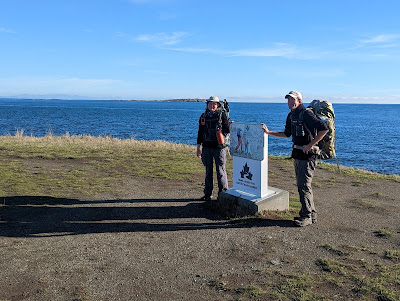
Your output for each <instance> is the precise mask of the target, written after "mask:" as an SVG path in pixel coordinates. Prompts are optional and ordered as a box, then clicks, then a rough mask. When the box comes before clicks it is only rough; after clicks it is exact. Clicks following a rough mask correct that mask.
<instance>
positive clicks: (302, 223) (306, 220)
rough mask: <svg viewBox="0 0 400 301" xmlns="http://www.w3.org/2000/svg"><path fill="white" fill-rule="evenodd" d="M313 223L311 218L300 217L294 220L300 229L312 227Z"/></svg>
mask: <svg viewBox="0 0 400 301" xmlns="http://www.w3.org/2000/svg"><path fill="white" fill-rule="evenodd" d="M312 223H313V221H312V219H311V217H300V218H298V219H295V220H294V224H295V225H296V226H298V227H305V226H308V225H312Z"/></svg>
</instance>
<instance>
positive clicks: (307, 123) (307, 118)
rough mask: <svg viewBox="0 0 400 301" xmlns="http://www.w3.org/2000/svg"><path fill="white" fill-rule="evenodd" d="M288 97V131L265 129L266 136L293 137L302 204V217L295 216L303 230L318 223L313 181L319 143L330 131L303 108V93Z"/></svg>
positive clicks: (287, 95) (293, 93) (298, 187)
mask: <svg viewBox="0 0 400 301" xmlns="http://www.w3.org/2000/svg"><path fill="white" fill-rule="evenodd" d="M285 98H286V99H287V101H288V107H289V109H290V113H289V114H288V116H287V118H286V125H285V131H283V132H275V131H270V130H269V129H268V128H267V127H266V126H265V124H263V130H264V132H265V133H266V134H268V135H271V136H275V137H280V138H289V137H290V136H292V141H293V150H292V158H293V159H294V170H295V173H296V180H297V189H298V191H299V196H300V202H301V210H300V213H299V215H300V216H299V217H295V220H294V222H295V224H296V225H297V226H300V227H303V226H307V225H311V224H312V223H315V222H316V221H317V213H316V210H315V206H314V200H313V192H312V187H311V182H312V178H313V176H314V171H315V166H316V159H317V154H318V146H317V144H318V142H319V141H321V139H322V138H323V137H324V136H325V135H326V134H327V133H328V128H327V126H326V125H325V123H323V122H322V121H321V120H319V119H318V118H317V117H316V116H315V115H314V113H313V112H312V111H310V110H307V109H306V108H305V107H304V105H303V100H302V95H301V93H300V92H298V91H290V92H289V93H288V94H286V96H285Z"/></svg>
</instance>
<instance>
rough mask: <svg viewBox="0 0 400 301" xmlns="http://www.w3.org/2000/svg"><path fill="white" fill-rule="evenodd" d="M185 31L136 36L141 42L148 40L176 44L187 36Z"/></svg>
mask: <svg viewBox="0 0 400 301" xmlns="http://www.w3.org/2000/svg"><path fill="white" fill-rule="evenodd" d="M186 35H187V33H185V32H180V31H177V32H173V33H165V32H161V33H155V34H142V35H139V36H137V37H136V38H135V40H136V41H139V42H148V43H154V44H160V45H175V44H178V43H179V42H181V40H182V38H183V37H184V36H186Z"/></svg>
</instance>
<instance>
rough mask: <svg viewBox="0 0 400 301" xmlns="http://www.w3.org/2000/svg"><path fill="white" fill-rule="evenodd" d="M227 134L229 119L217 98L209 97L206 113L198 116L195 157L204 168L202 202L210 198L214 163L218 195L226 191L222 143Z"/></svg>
mask: <svg viewBox="0 0 400 301" xmlns="http://www.w3.org/2000/svg"><path fill="white" fill-rule="evenodd" d="M227 134H229V117H228V115H227V114H226V113H225V111H223V110H222V108H221V103H220V102H219V98H218V97H217V96H211V97H210V98H209V99H208V100H207V107H206V111H205V112H204V113H203V114H202V115H201V116H200V119H199V130H198V133H197V157H199V158H201V160H202V162H203V164H204V166H205V168H206V176H205V186H204V196H203V197H202V198H201V199H202V200H205V201H210V200H211V197H212V191H213V186H214V185H213V184H214V183H213V167H214V161H215V167H216V171H217V180H218V194H219V193H220V192H221V191H225V190H227V189H228V177H227V174H226V168H225V164H226V145H225V143H224V142H225V141H223V140H224V139H225V136H226V135H227ZM201 146H202V147H201Z"/></svg>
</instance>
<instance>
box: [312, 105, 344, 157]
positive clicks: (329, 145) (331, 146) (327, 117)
mask: <svg viewBox="0 0 400 301" xmlns="http://www.w3.org/2000/svg"><path fill="white" fill-rule="evenodd" d="M307 109H308V110H312V111H313V112H314V114H315V116H317V118H318V119H320V120H321V121H322V122H324V123H325V124H326V126H327V127H328V130H329V132H328V133H327V134H326V135H325V136H324V138H323V139H322V140H321V141H320V142H319V143H318V147H319V148H320V154H319V155H318V158H319V159H321V160H328V159H332V158H335V159H336V163H337V158H336V152H335V147H336V129H335V112H334V110H333V106H332V103H331V102H330V101H327V100H320V99H315V100H313V101H312V102H311V103H310V104H309V105H308V107H307Z"/></svg>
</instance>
